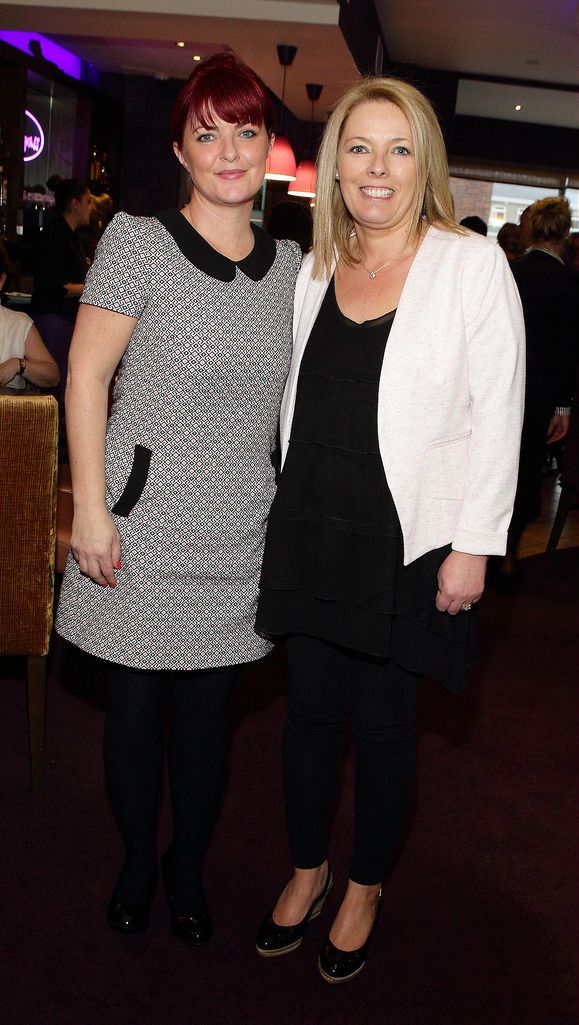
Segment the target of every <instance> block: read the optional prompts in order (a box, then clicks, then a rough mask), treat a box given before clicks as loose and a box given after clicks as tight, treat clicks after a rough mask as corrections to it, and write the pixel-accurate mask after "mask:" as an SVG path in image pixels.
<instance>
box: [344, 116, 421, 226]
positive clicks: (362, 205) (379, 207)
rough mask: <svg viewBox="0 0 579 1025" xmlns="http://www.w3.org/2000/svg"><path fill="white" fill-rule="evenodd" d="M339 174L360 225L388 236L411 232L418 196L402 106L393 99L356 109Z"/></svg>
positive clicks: (348, 123) (349, 119)
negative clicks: (391, 101)
mask: <svg viewBox="0 0 579 1025" xmlns="http://www.w3.org/2000/svg"><path fill="white" fill-rule="evenodd" d="M337 170H338V176H339V181H340V189H341V191H342V197H343V200H344V203H345V204H346V207H347V208H348V211H349V213H350V215H351V217H352V220H353V221H354V224H355V225H358V226H360V227H365V228H368V229H376V230H380V229H382V230H383V231H385V232H386V233H388V234H390V233H398V232H400V233H402V232H406V233H409V232H410V228H411V223H412V209H413V204H414V197H415V193H416V167H415V156H414V144H413V141H412V132H411V129H410V125H409V123H408V120H407V118H406V115H405V114H403V113H402V111H401V110H400V108H399V107H397V106H396V105H395V104H394V103H390V101H388V100H384V101H369V102H366V103H360V104H359V105H358V106H357V107H354V109H353V110H352V112H351V113H350V114H349V115H348V117H347V119H346V121H345V122H344V127H343V130H342V136H341V138H340V142H339V145H338V154H337Z"/></svg>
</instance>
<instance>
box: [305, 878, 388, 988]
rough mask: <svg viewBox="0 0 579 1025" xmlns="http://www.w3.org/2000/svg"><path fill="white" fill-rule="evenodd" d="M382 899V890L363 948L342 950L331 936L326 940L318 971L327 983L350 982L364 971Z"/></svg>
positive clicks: (321, 952)
mask: <svg viewBox="0 0 579 1025" xmlns="http://www.w3.org/2000/svg"><path fill="white" fill-rule="evenodd" d="M381 898H382V890H380V892H379V894H378V897H377V899H376V917H375V918H374V923H373V925H372V928H371V929H370V933H369V936H368V939H367V940H366V942H365V943H364V945H363V946H362V947H358V949H357V950H340V949H339V948H338V947H335V946H334V944H333V943H332V941H331V939H330V937H329V936H328V937H327V939H325V940H324V943H323V946H322V949H321V951H320V956H319V959H318V970H319V972H320V975H321V976H322V979H324V981H325V982H331V983H336V982H348V981H349V980H350V979H354V978H355V977H356V975H358V974H359V973H360V972H361V971H362V968H363V967H364V965H365V964H366V960H367V958H368V947H369V946H370V940H371V939H372V933H373V932H374V928H375V926H376V921H377V918H378V906H379V902H380V900H381Z"/></svg>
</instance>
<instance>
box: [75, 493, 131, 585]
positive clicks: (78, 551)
mask: <svg viewBox="0 0 579 1025" xmlns="http://www.w3.org/2000/svg"><path fill="white" fill-rule="evenodd" d="M70 547H71V549H72V554H73V555H74V558H75V559H76V561H77V562H78V567H79V569H80V571H81V573H85V574H86V575H87V576H89V577H91V579H92V580H94V581H95V583H97V584H101V585H102V587H106V586H107V584H108V585H109V587H116V586H117V581H116V578H115V569H120V559H121V543H120V539H119V533H118V531H117V528H116V527H115V524H114V522H113V520H112V518H111V516H110V515H109V512H108V511H107V509H106V508H104V509H103V510H102V511H100V512H95V511H94V510H91V512H90V513H83V512H79V511H77V510H76V509H75V512H74V520H73V524H72V535H71V539H70Z"/></svg>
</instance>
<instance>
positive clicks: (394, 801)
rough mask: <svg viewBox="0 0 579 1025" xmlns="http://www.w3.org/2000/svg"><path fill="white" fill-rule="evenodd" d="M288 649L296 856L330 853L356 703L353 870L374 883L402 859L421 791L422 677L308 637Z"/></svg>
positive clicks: (312, 859)
mask: <svg viewBox="0 0 579 1025" xmlns="http://www.w3.org/2000/svg"><path fill="white" fill-rule="evenodd" d="M287 651H288V661H289V695H288V697H289V707H288V721H287V725H286V730H285V735H284V745H283V761H284V784H285V799H286V810H287V819H288V829H289V835H290V847H291V852H292V857H293V863H294V865H295V867H296V868H315V867H316V866H317V865H321V863H322V862H323V861H324V860H325V859H326V858H327V856H328V853H327V852H328V840H329V831H330V822H331V815H332V810H333V802H334V796H335V791H336V785H337V782H338V778H339V775H340V765H341V759H342V727H343V723H344V719H345V717H346V715H347V712H348V710H349V709H350V708H351V709H352V726H353V730H354V734H355V737H356V741H357V752H356V789H355V821H354V851H353V856H352V863H351V868H350V878H351V879H352V880H353V881H354V882H357V883H360V884H362V885H365V886H372V885H374V884H375V883H378V882H380V881H381V880H382V878H383V876H384V873H385V871H386V869H387V867H388V866H389V864H390V863H391V861H392V858H393V855H394V854H395V852H396V847H397V844H398V841H399V838H400V835H401V833H402V830H403V828H404V824H405V820H406V815H407V811H408V806H409V804H410V801H411V798H412V792H413V787H414V767H415V707H416V694H417V687H418V682H419V677H418V676H417V675H416V674H415V673H409V672H407V671H406V670H405V669H402V668H400V666H397V665H395V664H393V663H391V662H389V661H388V660H385V659H379V658H371V657H369V656H365V655H363V654H361V653H360V652H355V651H350V650H348V649H345V648H339V647H337V646H335V645H332V644H327V643H325V642H324V641H319V640H316V639H314V638H311V637H304V636H301V635H299V636H295V637H290V638H289V639H288V642H287Z"/></svg>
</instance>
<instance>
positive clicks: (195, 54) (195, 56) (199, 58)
mask: <svg viewBox="0 0 579 1025" xmlns="http://www.w3.org/2000/svg"><path fill="white" fill-rule="evenodd" d="M193 60H194V61H200V60H201V57H200V55H199V54H198V53H194V54H193Z"/></svg>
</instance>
